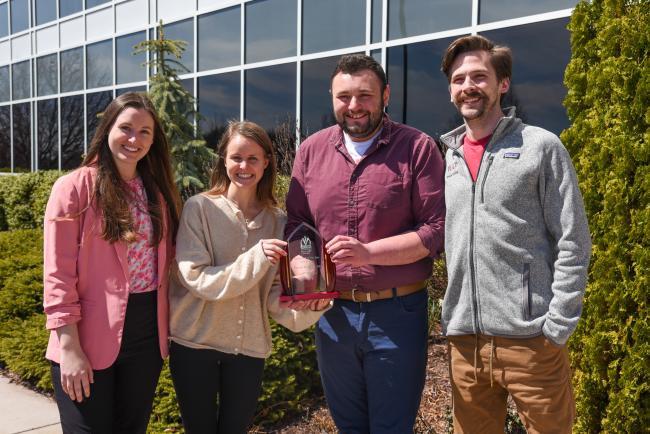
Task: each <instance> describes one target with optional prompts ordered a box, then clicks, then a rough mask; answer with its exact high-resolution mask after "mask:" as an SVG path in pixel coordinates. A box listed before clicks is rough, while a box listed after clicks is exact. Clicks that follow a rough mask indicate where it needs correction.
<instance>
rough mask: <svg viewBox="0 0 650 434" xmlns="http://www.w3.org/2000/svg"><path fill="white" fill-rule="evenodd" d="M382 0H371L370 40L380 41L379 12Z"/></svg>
mask: <svg viewBox="0 0 650 434" xmlns="http://www.w3.org/2000/svg"><path fill="white" fill-rule="evenodd" d="M387 1H388V0H387ZM383 5H384V0H372V24H371V26H372V29H371V38H372V39H371V42H373V43H374V42H381V13H382V7H383Z"/></svg>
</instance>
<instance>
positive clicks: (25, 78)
mask: <svg viewBox="0 0 650 434" xmlns="http://www.w3.org/2000/svg"><path fill="white" fill-rule="evenodd" d="M30 70H31V68H30V66H29V60H26V61H24V62H20V63H14V64H13V65H11V75H12V83H11V84H12V87H11V89H12V91H13V94H12V95H13V98H12V99H13V100H14V101H15V100H17V99H23V98H29V97H30V96H31V92H30V86H29V85H30V81H31V71H30Z"/></svg>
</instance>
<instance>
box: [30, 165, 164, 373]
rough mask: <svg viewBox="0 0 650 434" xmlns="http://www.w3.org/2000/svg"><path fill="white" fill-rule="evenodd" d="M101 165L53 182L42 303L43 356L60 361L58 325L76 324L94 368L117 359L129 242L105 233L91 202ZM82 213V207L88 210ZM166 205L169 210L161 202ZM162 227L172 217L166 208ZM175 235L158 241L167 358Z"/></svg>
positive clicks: (160, 309)
mask: <svg viewBox="0 0 650 434" xmlns="http://www.w3.org/2000/svg"><path fill="white" fill-rule="evenodd" d="M96 174H97V169H96V168H94V167H82V168H79V169H77V170H75V171H73V172H72V173H69V174H67V175H64V176H62V177H61V178H59V179H58V180H57V181H56V183H55V184H54V186H53V187H52V193H51V194H50V199H49V201H48V203H47V208H46V211H45V221H44V230H45V236H44V267H43V286H44V296H43V305H44V308H45V314H46V316H47V324H46V327H47V328H48V329H49V330H51V333H50V341H49V344H48V346H47V352H46V355H45V357H47V358H48V359H50V360H53V361H55V362H60V349H59V339H58V337H57V334H56V331H55V329H56V328H58V327H61V326H63V325H66V324H71V323H77V327H78V329H79V339H80V341H81V347H82V349H83V350H84V352H85V353H86V356H87V357H88V359H89V360H90V364H91V365H92V367H93V369H105V368H108V367H109V366H111V365H112V364H113V362H115V359H116V358H117V354H118V352H119V350H120V344H121V340H122V330H123V327H124V318H125V314H126V304H127V301H128V298H129V271H128V264H127V256H126V243H124V242H122V241H120V242H116V243H112V244H111V243H109V242H108V241H105V240H103V239H102V238H101V229H102V220H101V212H99V211H98V210H97V209H95V208H94V207H92V206H91V207H88V208H86V207H87V206H88V204H89V202H90V198H91V196H92V193H93V185H94V180H95V178H96ZM84 209H85V211H84V212H83V213H81V214H80V215H79V212H80V211H82V210H84ZM163 209H166V207H165V206H163ZM164 214H165V215H164V221H163V223H164V227H165V228H166V227H167V219H168V216H167V215H166V213H164ZM172 248H173V247H172V240H171V237H169V236H167V234H165V236H163V239H162V241H161V242H160V244H159V245H158V296H157V297H158V336H159V340H160V355H161V356H162V357H163V358H165V357H167V351H168V344H167V338H168V335H169V302H168V299H167V287H168V281H169V280H168V279H169V276H168V270H169V264H170V262H171V259H172V257H173V251H172Z"/></svg>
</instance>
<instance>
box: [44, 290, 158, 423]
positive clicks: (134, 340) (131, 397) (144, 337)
mask: <svg viewBox="0 0 650 434" xmlns="http://www.w3.org/2000/svg"><path fill="white" fill-rule="evenodd" d="M156 295H157V292H156V291H151V292H146V293H142V294H130V295H129V302H128V305H127V310H126V319H125V323H124V331H123V336H122V345H121V347H120V352H119V354H118V356H117V360H115V362H114V363H113V364H112V365H111V366H110V367H109V368H107V369H101V370H93V376H94V383H92V384H91V385H90V397H89V398H84V400H83V401H82V402H81V403H78V402H76V401H72V400H71V399H70V397H69V396H68V395H66V394H65V393H64V392H63V389H62V387H61V367H60V365H59V364H58V363H52V382H53V383H54V396H55V398H56V403H57V405H58V407H59V414H60V415H61V427H62V428H63V432H64V433H65V434H77V433H92V434H99V433H102V434H103V433H106V434H109V433H124V434H127V433H128V434H135V433H145V432H146V430H147V425H148V423H149V416H150V414H151V406H152V403H153V398H154V394H155V392H156V385H157V384H158V377H159V376H160V370H161V369H162V358H161V357H160V347H159V344H158V327H157V314H156V304H157V303H156Z"/></svg>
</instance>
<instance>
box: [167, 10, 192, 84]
mask: <svg viewBox="0 0 650 434" xmlns="http://www.w3.org/2000/svg"><path fill="white" fill-rule="evenodd" d="M193 23H194V21H193V20H192V19H191V18H190V19H188V20H184V21H178V22H176V23H172V24H165V26H164V28H163V31H164V34H165V39H176V40H181V41H185V42H186V43H187V45H186V46H185V51H183V57H181V60H180V62H181V64H182V65H183V66H184V67H185V68H187V69H183V68H180V67H179V69H180V71H178V73H179V74H185V73H187V72H188V71H189V72H194V26H193Z"/></svg>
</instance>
